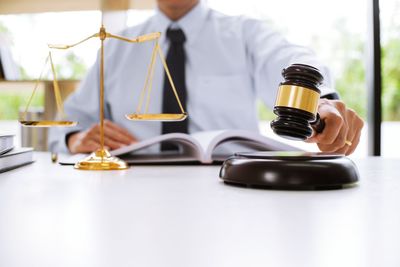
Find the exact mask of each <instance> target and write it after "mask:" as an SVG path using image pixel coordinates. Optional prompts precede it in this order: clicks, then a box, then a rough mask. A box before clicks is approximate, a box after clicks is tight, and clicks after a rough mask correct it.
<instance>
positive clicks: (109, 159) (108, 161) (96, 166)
mask: <svg viewBox="0 0 400 267" xmlns="http://www.w3.org/2000/svg"><path fill="white" fill-rule="evenodd" d="M160 36H161V33H160V32H153V33H149V34H145V35H141V36H138V37H136V38H133V39H128V38H125V37H122V36H117V35H113V34H111V33H109V32H107V31H106V29H105V27H104V25H102V26H101V27H100V31H99V32H98V33H95V34H93V35H91V36H89V37H87V38H85V39H83V40H81V41H79V42H77V43H74V44H71V45H52V44H49V45H48V47H49V54H48V56H47V59H46V61H45V64H44V66H43V69H42V71H41V73H40V75H39V78H38V80H37V82H36V84H35V86H34V89H33V92H32V95H31V96H30V98H29V100H28V103H27V106H26V108H25V111H24V112H23V113H22V116H21V118H20V120H19V122H20V123H21V125H23V126H25V127H73V126H76V125H77V124H78V122H77V121H69V120H67V119H65V118H66V116H65V113H64V106H63V101H62V98H61V94H60V87H59V85H58V81H57V75H56V71H55V67H54V63H53V59H52V53H51V50H52V49H58V50H66V49H69V48H72V47H75V46H78V45H80V44H82V43H84V42H86V41H88V40H89V39H92V38H99V39H100V88H99V90H100V99H99V103H100V107H99V113H100V114H99V120H100V149H98V150H97V151H94V152H93V153H92V154H91V155H89V156H88V157H87V158H85V159H83V160H81V161H79V162H77V163H76V164H75V166H74V167H75V168H76V169H80V170H123V169H127V168H128V165H127V163H126V162H124V161H123V160H121V159H119V158H117V157H114V156H111V154H110V152H109V151H107V149H105V147H104V40H105V39H107V38H114V39H117V40H120V41H124V42H128V43H143V42H150V41H153V42H154V47H153V50H152V54H151V59H150V64H149V66H148V70H147V76H146V79H145V83H144V86H143V89H142V91H141V93H140V97H139V102H138V105H137V108H136V111H135V112H134V113H132V114H126V115H125V117H126V118H127V119H128V120H132V121H165V122H168V121H169V122H172V121H182V120H185V119H186V118H187V113H186V111H185V110H184V109H183V106H182V104H181V101H180V99H179V96H178V93H177V90H176V88H175V85H174V82H173V80H172V77H171V74H170V72H169V69H168V66H167V63H166V61H165V57H164V54H163V52H162V51H161V48H160V45H159V43H158V40H159V38H160ZM157 54H158V56H159V57H160V60H161V62H162V65H163V67H164V70H165V73H166V74H167V78H168V81H169V83H170V85H171V88H172V90H173V93H174V95H175V98H176V100H177V103H178V105H179V108H180V110H181V113H176V114H175V113H159V114H152V113H148V108H149V103H150V95H151V91H152V82H153V75H154V67H155V63H156V58H157ZM48 62H50V66H51V72H52V75H53V87H54V96H55V100H56V106H57V111H58V113H59V115H60V117H61V118H63V119H64V120H41V121H32V120H27V119H26V116H27V111H28V109H29V106H30V104H31V102H32V99H33V96H34V95H35V92H36V90H37V88H38V85H39V82H40V81H41V79H42V76H43V72H44V69H45V66H46V65H47V64H48ZM145 99H146V100H145ZM144 102H146V103H145V105H143V103H144ZM142 111H143V112H142Z"/></svg>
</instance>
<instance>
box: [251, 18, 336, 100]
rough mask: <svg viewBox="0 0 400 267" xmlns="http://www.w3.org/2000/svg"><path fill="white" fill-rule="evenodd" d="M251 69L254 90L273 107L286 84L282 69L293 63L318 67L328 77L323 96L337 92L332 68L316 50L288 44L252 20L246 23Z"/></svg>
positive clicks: (272, 31) (265, 26) (265, 25)
mask: <svg viewBox="0 0 400 267" xmlns="http://www.w3.org/2000/svg"><path fill="white" fill-rule="evenodd" d="M243 36H244V41H245V43H246V49H247V55H248V60H249V63H250V64H249V67H250V69H251V73H252V76H253V77H252V78H253V83H254V88H255V90H256V93H257V95H258V97H259V98H261V99H262V100H263V101H264V102H265V103H266V104H267V105H268V106H269V107H271V108H273V106H274V102H275V97H276V94H277V90H278V87H279V84H280V83H281V82H282V81H283V77H282V75H281V72H282V69H284V68H286V67H287V66H289V65H290V64H293V63H303V64H308V65H311V66H314V67H316V68H318V69H319V70H320V71H321V72H322V75H323V76H324V82H323V84H322V85H321V86H320V89H321V95H324V94H329V93H332V92H334V90H333V88H334V85H333V79H332V76H331V73H330V71H329V69H328V68H327V67H326V66H325V65H324V64H322V63H321V62H320V61H319V60H318V58H317V57H316V55H315V54H314V53H313V51H312V50H310V49H308V48H306V47H303V46H299V45H295V44H292V43H290V42H288V41H287V40H286V39H285V38H284V37H283V36H282V35H281V34H280V33H278V32H276V31H274V30H273V29H271V28H270V27H269V26H268V25H267V24H266V23H264V22H261V21H258V20H252V19H248V20H246V21H244V24H243Z"/></svg>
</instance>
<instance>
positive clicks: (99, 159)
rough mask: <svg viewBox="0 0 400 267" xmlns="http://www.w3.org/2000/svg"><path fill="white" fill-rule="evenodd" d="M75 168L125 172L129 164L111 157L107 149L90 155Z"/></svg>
mask: <svg viewBox="0 0 400 267" xmlns="http://www.w3.org/2000/svg"><path fill="white" fill-rule="evenodd" d="M74 168H75V169H78V170H96V171H105V170H125V169H128V164H127V163H126V162H125V161H123V160H121V159H119V158H117V157H113V156H111V154H110V152H108V151H107V150H106V149H99V150H97V151H95V152H93V153H92V154H90V156H88V157H87V158H85V159H83V160H81V161H79V162H77V163H76V164H75V165H74Z"/></svg>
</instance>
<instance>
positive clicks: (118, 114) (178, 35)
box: [50, 0, 363, 155]
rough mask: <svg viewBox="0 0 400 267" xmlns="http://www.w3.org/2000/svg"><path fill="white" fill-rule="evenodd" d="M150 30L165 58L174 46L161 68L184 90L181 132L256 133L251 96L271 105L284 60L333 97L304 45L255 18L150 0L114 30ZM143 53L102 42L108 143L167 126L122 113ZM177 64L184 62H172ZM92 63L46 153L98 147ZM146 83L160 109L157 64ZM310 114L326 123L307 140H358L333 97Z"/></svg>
mask: <svg viewBox="0 0 400 267" xmlns="http://www.w3.org/2000/svg"><path fill="white" fill-rule="evenodd" d="M155 31H160V32H162V33H163V35H162V37H161V39H160V45H161V48H162V50H163V51H168V55H167V61H168V60H169V57H170V52H171V51H175V52H176V53H175V55H174V56H171V58H173V59H172V60H170V61H169V67H170V69H171V73H172V76H173V78H174V80H175V82H176V83H177V84H178V85H179V86H177V87H178V88H180V89H182V88H181V87H183V89H184V91H183V94H184V95H185V96H184V98H185V99H184V100H185V105H186V110H187V112H188V114H189V119H188V124H186V125H185V126H184V130H183V131H188V132H189V133H190V132H197V131H203V130H217V129H245V130H249V131H258V118H257V113H256V99H257V98H260V99H262V100H263V101H264V102H265V103H266V104H267V105H268V106H270V107H273V105H274V101H275V95H276V91H277V88H278V85H279V83H280V82H281V81H282V77H281V74H280V73H281V70H282V69H283V68H285V67H287V66H288V65H290V64H291V63H305V64H309V65H312V66H315V67H317V68H319V69H320V70H321V71H322V73H323V75H324V78H325V83H324V85H323V86H322V87H321V90H322V95H330V96H332V95H334V94H333V93H334V90H333V89H332V81H331V77H330V75H329V72H328V70H327V68H326V67H324V66H323V65H321V63H319V62H318V61H317V60H316V57H315V56H314V55H313V54H312V53H311V52H310V51H309V50H308V49H305V48H304V47H299V46H296V45H293V44H290V43H288V42H287V41H286V40H285V39H284V38H283V37H282V36H281V35H280V34H278V33H276V32H274V31H272V30H271V29H270V28H269V27H268V26H266V25H265V24H264V23H262V22H260V21H257V20H253V19H248V18H244V17H229V16H225V15H222V14H220V13H218V12H216V11H214V10H211V9H209V8H208V7H207V6H206V5H205V4H204V3H202V2H201V1H199V0H158V9H157V12H156V14H155V15H154V16H153V17H151V18H150V19H149V20H147V21H146V22H144V23H143V24H141V25H138V26H136V27H133V28H129V29H127V30H126V31H124V33H123V34H122V35H124V36H127V37H135V36H139V35H143V34H146V33H150V32H155ZM150 51H151V44H150V43H148V44H135V45H132V44H127V43H124V42H120V41H117V40H109V41H107V43H106V46H105V62H106V63H105V64H106V65H105V66H106V69H105V77H106V78H105V101H106V107H107V109H106V110H107V114H106V118H108V119H109V120H106V121H105V145H106V146H107V147H109V148H110V149H115V148H119V147H121V146H124V145H128V144H130V143H133V142H137V140H142V139H145V138H149V137H152V136H156V135H159V134H161V133H165V132H168V131H171V129H169V130H168V129H167V131H165V130H166V129H164V127H165V126H164V125H162V124H161V123H156V122H145V121H143V122H131V121H128V120H126V119H125V116H124V115H125V114H128V113H132V112H133V111H134V108H135V106H134V103H137V101H138V99H139V94H140V86H141V85H142V84H143V81H144V77H146V66H147V64H148V62H149V58H150ZM177 51H178V52H177ZM171 53H172V54H173V52H171ZM171 58H170V59H171ZM171 62H172V63H171ZM182 62H184V66H183V67H182V66H178V65H180V64H181V63H182ZM98 65H99V63H98V62H96V64H95V66H94V67H93V68H92V69H91V70H90V72H89V73H88V76H87V77H86V79H85V80H84V81H83V82H82V84H81V86H80V88H79V89H78V90H77V92H75V93H74V94H73V95H72V96H71V97H70V98H69V99H68V100H67V101H66V104H65V111H66V113H67V114H68V116H69V118H70V119H72V120H77V121H79V126H78V127H77V128H73V129H71V128H64V129H61V128H59V129H52V131H51V134H50V148H51V149H52V150H53V151H61V152H67V151H69V152H71V153H84V152H91V151H94V150H96V149H97V148H99V146H100V138H99V126H98V125H97V122H98V114H99V111H98V106H99V105H98V94H99V89H98V88H99V84H98V83H99V74H98ZM153 88H154V90H153V94H152V103H151V107H150V108H151V113H162V112H165V109H164V108H165V103H163V98H164V100H165V98H166V96H165V94H163V90H160V89H162V88H164V89H165V90H166V84H165V77H164V73H163V69H162V67H161V66H160V65H158V67H157V69H156V70H155V74H154V82H153ZM180 94H182V92H180ZM318 112H319V113H320V116H321V118H322V119H323V120H324V121H325V124H326V127H325V129H324V131H323V132H322V133H321V134H315V135H314V136H313V137H311V138H310V139H309V140H308V141H309V142H316V143H317V145H318V147H319V148H320V150H321V151H326V152H338V153H345V154H347V155H348V154H351V153H352V152H353V151H354V150H355V148H356V147H357V145H358V143H359V140H360V134H361V129H362V127H363V121H362V120H361V119H360V117H359V116H358V115H357V114H356V113H355V112H354V111H353V110H351V109H349V108H347V107H346V106H345V104H344V103H343V102H342V101H340V100H328V99H322V100H321V101H320V103H319V107H318ZM111 120H112V121H111ZM178 128H179V127H178ZM178 131H182V129H181V130H178Z"/></svg>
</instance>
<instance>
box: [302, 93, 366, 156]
mask: <svg viewBox="0 0 400 267" xmlns="http://www.w3.org/2000/svg"><path fill="white" fill-rule="evenodd" d="M318 111H319V113H320V116H321V118H322V119H323V120H324V121H325V129H324V131H323V132H322V133H319V134H315V135H314V136H313V137H311V138H310V139H309V140H308V141H311V142H316V143H317V145H318V147H319V149H320V150H321V151H323V152H329V153H341V154H346V155H350V154H351V153H353V152H354V151H355V149H356V148H357V145H358V144H359V142H360V136H361V129H362V127H363V125H364V122H363V121H362V119H361V118H360V117H359V116H358V115H357V114H356V112H355V111H354V110H352V109H349V108H346V106H345V104H344V103H343V102H342V101H338V100H326V99H322V100H321V102H320V105H319V110H318Z"/></svg>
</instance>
